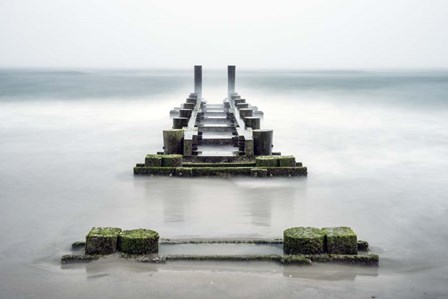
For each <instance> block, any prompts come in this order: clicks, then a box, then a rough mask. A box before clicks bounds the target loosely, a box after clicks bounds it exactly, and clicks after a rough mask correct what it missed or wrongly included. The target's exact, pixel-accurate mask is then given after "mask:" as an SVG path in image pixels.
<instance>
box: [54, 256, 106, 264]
mask: <svg viewBox="0 0 448 299" xmlns="http://www.w3.org/2000/svg"><path fill="white" fill-rule="evenodd" d="M99 258H100V256H99V255H92V254H89V255H82V254H66V255H63V256H62V257H61V263H62V264H74V263H90V262H91V261H95V260H97V259H99Z"/></svg>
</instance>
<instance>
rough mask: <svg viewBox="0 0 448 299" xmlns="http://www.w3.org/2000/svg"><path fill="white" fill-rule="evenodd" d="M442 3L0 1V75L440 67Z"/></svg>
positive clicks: (444, 41) (444, 46)
mask: <svg viewBox="0 0 448 299" xmlns="http://www.w3.org/2000/svg"><path fill="white" fill-rule="evenodd" d="M447 14H448V3H447V2H446V1H444V0H428V1H414V0H395V1H393V2H391V1H386V0H365V1H357V0H341V1H328V0H312V1H311V0H307V1H303V0H295V1H290V0H279V1H263V0H259V1H236V0H229V1H205V0H192V1H147V0H130V1H124V0H112V1H111V0H97V1H87V0H80V1H58V0H41V1H34V0H14V1H7V0H0V42H1V47H0V67H4V68H5V67H52V68H58V67H72V68H78V67H89V68H187V67H188V68H189V67H190V66H191V65H193V64H202V65H204V66H205V67H211V68H216V67H223V66H225V65H227V64H237V65H238V66H240V67H243V68H246V69H247V68H313V69H314V68H325V69H329V68H338V69H347V68H349V69H352V68H447V67H448V56H447V55H446V53H447V52H448V35H446V34H443V31H444V29H445V28H446V27H448V26H447V25H448V21H447V18H446V15H447Z"/></svg>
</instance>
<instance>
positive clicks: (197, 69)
mask: <svg viewBox="0 0 448 299" xmlns="http://www.w3.org/2000/svg"><path fill="white" fill-rule="evenodd" d="M194 93H196V94H197V95H198V99H201V98H202V65H195V66H194Z"/></svg>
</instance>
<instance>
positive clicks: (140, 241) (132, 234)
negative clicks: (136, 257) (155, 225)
mask: <svg viewBox="0 0 448 299" xmlns="http://www.w3.org/2000/svg"><path fill="white" fill-rule="evenodd" d="M118 250H119V251H121V252H124V253H129V254H150V253H157V252H158V251H159V233H157V232H156V231H153V230H149V229H143V228H140V229H133V230H124V231H122V232H121V233H120V235H119V236H118Z"/></svg>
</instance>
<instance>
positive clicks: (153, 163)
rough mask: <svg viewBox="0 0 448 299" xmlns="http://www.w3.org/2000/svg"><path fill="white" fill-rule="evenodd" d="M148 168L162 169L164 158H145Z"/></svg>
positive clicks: (147, 156) (155, 156) (154, 156)
mask: <svg viewBox="0 0 448 299" xmlns="http://www.w3.org/2000/svg"><path fill="white" fill-rule="evenodd" d="M145 166H146V167H161V166H162V156H161V155H146V157H145Z"/></svg>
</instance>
